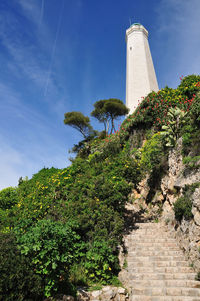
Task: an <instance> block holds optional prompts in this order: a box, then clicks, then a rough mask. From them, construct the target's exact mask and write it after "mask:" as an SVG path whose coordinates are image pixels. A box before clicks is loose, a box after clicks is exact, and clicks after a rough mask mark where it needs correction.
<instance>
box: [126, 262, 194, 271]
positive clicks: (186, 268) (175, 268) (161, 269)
mask: <svg viewBox="0 0 200 301" xmlns="http://www.w3.org/2000/svg"><path fill="white" fill-rule="evenodd" d="M127 271H128V272H129V273H141V274H144V273H154V272H155V273H193V270H192V269H191V268H190V267H189V266H188V267H181V266H180V267H156V266H155V267H134V268H133V267H130V266H129V263H128V268H127Z"/></svg>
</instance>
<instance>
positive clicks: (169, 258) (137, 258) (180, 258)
mask: <svg viewBox="0 0 200 301" xmlns="http://www.w3.org/2000/svg"><path fill="white" fill-rule="evenodd" d="M127 258H128V259H129V260H131V261H138V262H143V261H169V262H170V261H186V260H185V257H184V256H183V255H181V256H176V255H174V256H165V255H163V256H162V255H161V256H158V255H157V256H156V255H154V256H153V255H152V256H132V255H128V257H127Z"/></svg>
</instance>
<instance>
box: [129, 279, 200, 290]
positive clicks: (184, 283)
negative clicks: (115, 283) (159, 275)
mask: <svg viewBox="0 0 200 301" xmlns="http://www.w3.org/2000/svg"><path fill="white" fill-rule="evenodd" d="M133 284H134V287H137V286H140V287H148V288H149V287H190V288H200V282H199V281H195V280H188V279H182V280H177V279H171V280H154V279H149V280H147V279H143V280H134V282H133Z"/></svg>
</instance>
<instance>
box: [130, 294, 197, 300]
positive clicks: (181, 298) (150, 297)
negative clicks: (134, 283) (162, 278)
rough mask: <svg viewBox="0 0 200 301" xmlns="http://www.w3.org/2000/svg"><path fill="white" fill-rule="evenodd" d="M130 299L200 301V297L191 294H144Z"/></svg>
mask: <svg viewBox="0 0 200 301" xmlns="http://www.w3.org/2000/svg"><path fill="white" fill-rule="evenodd" d="M130 301H199V298H198V297H197V298H195V297H190V296H174V297H172V296H144V295H134V296H132V297H131V298H130Z"/></svg>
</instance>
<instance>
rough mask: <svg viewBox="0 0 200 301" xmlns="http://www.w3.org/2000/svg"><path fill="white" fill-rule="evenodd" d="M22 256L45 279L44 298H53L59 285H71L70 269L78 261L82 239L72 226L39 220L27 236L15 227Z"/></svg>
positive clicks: (26, 233) (27, 232)
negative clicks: (52, 295) (69, 279)
mask: <svg viewBox="0 0 200 301" xmlns="http://www.w3.org/2000/svg"><path fill="white" fill-rule="evenodd" d="M15 232H16V234H17V242H18V244H19V247H20V250H21V254H23V255H25V256H27V258H29V260H30V262H31V264H32V266H33V267H34V270H35V272H36V273H37V274H39V275H41V276H42V278H43V279H44V295H45V296H47V297H48V296H50V295H51V294H52V293H53V292H56V291H58V289H59V287H60V286H64V284H65V286H66V287H67V286H69V285H68V284H69V283H68V277H69V269H70V266H71V264H72V263H73V262H76V261H77V260H78V259H79V256H80V252H81V248H82V244H81V241H80V236H79V235H77V234H76V232H75V231H74V230H73V229H72V227H71V226H70V225H69V224H62V223H61V222H53V221H51V220H41V221H38V222H37V224H36V225H34V226H32V227H30V228H29V229H28V230H27V231H26V232H25V233H23V230H22V231H21V229H19V228H16V229H15Z"/></svg>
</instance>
